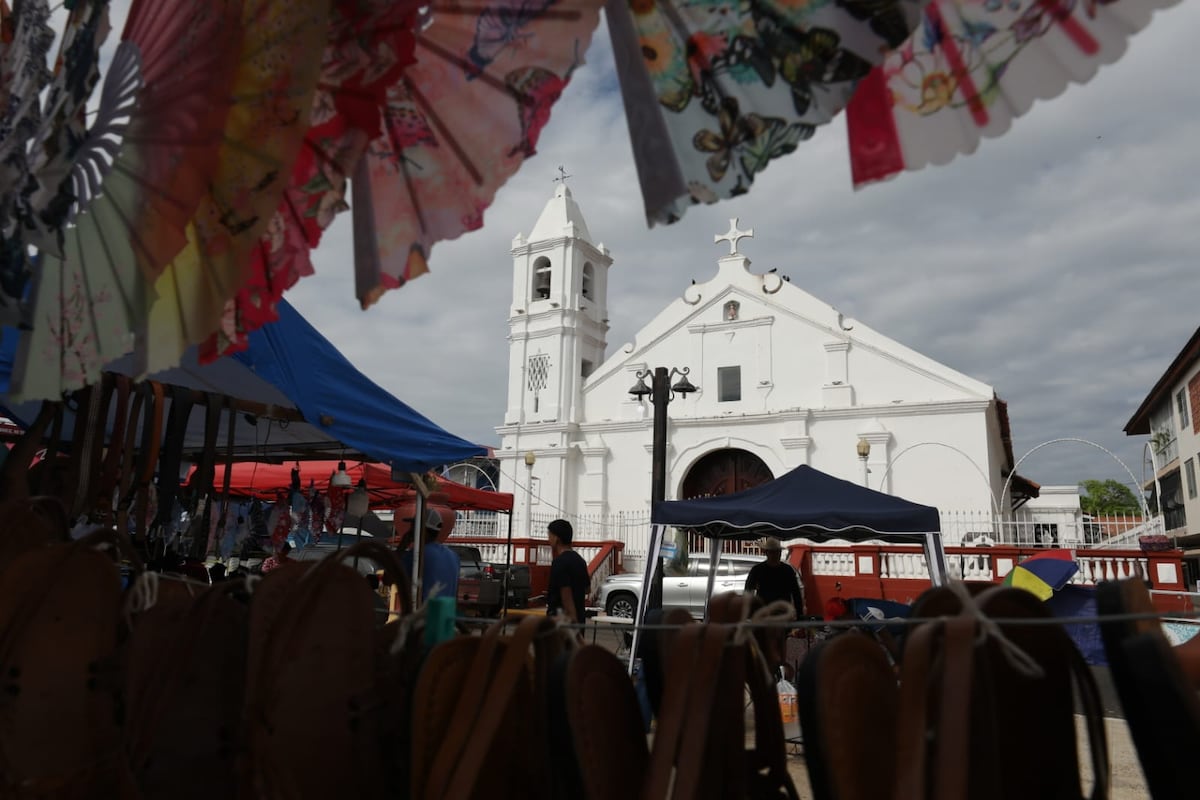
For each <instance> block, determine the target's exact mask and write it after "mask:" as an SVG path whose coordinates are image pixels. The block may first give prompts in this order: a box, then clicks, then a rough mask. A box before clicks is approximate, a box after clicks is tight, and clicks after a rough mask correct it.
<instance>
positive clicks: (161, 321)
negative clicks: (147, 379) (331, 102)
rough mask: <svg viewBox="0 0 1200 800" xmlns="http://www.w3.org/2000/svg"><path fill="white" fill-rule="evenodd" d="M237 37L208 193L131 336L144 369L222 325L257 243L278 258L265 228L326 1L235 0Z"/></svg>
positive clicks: (310, 80) (303, 126)
mask: <svg viewBox="0 0 1200 800" xmlns="http://www.w3.org/2000/svg"><path fill="white" fill-rule="evenodd" d="M243 2H244V5H245V7H244V11H243V15H242V19H243V23H242V28H243V30H244V32H245V33H244V41H243V44H242V48H241V53H240V56H239V57H238V63H237V67H236V72H235V74H234V79H233V89H232V96H233V97H235V98H236V102H235V103H234V106H233V108H232V109H231V111H230V114H229V118H228V122H227V125H226V128H225V134H224V136H225V144H224V145H223V146H222V148H221V151H220V153H219V155H218V159H217V166H216V170H215V177H214V178H213V179H212V185H211V189H210V191H209V192H208V193H207V194H206V195H205V196H204V197H203V198H202V199H201V203H200V207H199V209H198V210H197V211H196V215H195V217H194V218H193V221H192V224H191V225H189V227H188V231H187V233H188V240H189V241H188V245H187V247H186V248H185V249H184V250H183V252H182V253H180V254H179V255H178V256H177V257H176V258H175V260H174V261H173V262H172V264H171V265H170V267H169V268H168V269H167V270H166V271H165V272H164V273H163V274H162V275H161V276H160V277H159V278H158V280H157V281H156V283H155V285H154V290H155V295H156V298H157V299H155V300H154V301H153V303H152V305H151V308H150V318H149V321H148V323H147V324H146V325H145V326H143V327H142V329H141V331H140V336H139V342H138V344H139V351H140V352H141V351H144V353H145V360H144V361H143V362H142V363H141V364H140V366H142V367H143V369H144V370H146V371H148V372H155V371H157V370H160V369H164V368H166V367H170V366H174V365H175V364H177V363H179V357H180V355H181V354H182V353H183V352H184V350H186V349H187V348H188V347H189V346H191V345H193V344H198V343H200V342H202V341H204V340H205V339H206V338H208V337H209V336H210V335H211V334H212V333H214V332H215V331H217V330H218V329H219V328H220V327H221V320H222V317H223V315H224V311H225V306H226V303H227V301H229V300H231V299H232V298H233V297H234V296H235V295H236V294H237V292H238V290H239V289H240V288H241V287H242V286H243V285H244V284H245V283H246V282H247V281H248V280H249V279H250V272H249V261H250V256H251V253H252V252H254V250H255V249H256V248H266V251H267V252H266V255H265V256H264V258H265V260H267V261H268V262H269V261H271V260H273V259H274V258H277V257H278V255H279V252H280V251H281V250H282V249H283V246H284V241H283V238H282V237H277V236H271V237H268V238H267V239H266V240H265V241H263V240H262V237H263V234H264V233H265V232H266V231H267V228H268V225H270V224H271V221H272V219H273V215H274V212H275V210H276V209H277V208H278V206H279V203H280V199H281V197H282V196H283V193H284V191H285V190H286V189H287V187H288V184H289V179H290V177H291V175H292V169H293V165H294V164H295V162H296V158H297V155H298V154H299V152H300V147H301V141H302V140H303V138H304V135H305V133H306V132H307V131H308V129H309V115H310V113H311V110H312V104H313V93H314V91H315V90H316V85H317V79H318V78H319V76H320V72H321V61H320V60H319V59H316V58H313V54H314V53H320V52H321V51H322V49H323V48H324V46H325V43H326V41H327V37H328V33H329V22H330V6H331V2H330V0H243Z"/></svg>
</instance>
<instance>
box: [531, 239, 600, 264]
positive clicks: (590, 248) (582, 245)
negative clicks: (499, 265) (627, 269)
mask: <svg viewBox="0 0 1200 800" xmlns="http://www.w3.org/2000/svg"><path fill="white" fill-rule="evenodd" d="M564 247H577V248H579V249H580V250H583V251H585V252H587V253H588V254H589V255H591V256H593V257H594V260H596V261H600V262H603V263H604V266H606V267H611V266H612V255H610V254H609V252H608V249H607V248H605V249H604V250H601V249H600V248H599V247H597V246H596V245H594V244H592V243H591V242H589V241H588V240H587V239H580V238H579V237H577V236H555V237H553V238H551V239H539V240H537V241H534V242H526V243H525V244H523V245H520V246H518V247H514V248H513V249H512V250H511V251H510V252H511V254H512V256H513V257H514V258H515V257H517V256H524V255H535V254H538V253H553V252H556V251H559V250H562V249H563V248H564Z"/></svg>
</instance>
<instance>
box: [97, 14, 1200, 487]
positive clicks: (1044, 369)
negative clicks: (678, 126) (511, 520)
mask: <svg viewBox="0 0 1200 800" xmlns="http://www.w3.org/2000/svg"><path fill="white" fill-rule="evenodd" d="M1126 2H1132V0H1126ZM125 5H126V4H125V3H121V2H117V3H115V4H114V8H115V9H116V10H117V12H118V16H122V15H121V14H120V13H119V12H120V11H122V10H123V8H122V6H125ZM114 22H115V23H116V27H117V29H118V30H119V24H120V22H119V20H114ZM1198 30H1200V2H1197V0H1185V2H1182V3H1181V4H1180V5H1178V6H1176V7H1174V8H1171V9H1168V10H1166V11H1162V12H1159V13H1158V14H1157V15H1156V17H1155V19H1154V20H1153V21H1152V23H1151V24H1150V26H1149V27H1148V28H1147V29H1146V30H1145V31H1143V32H1142V33H1141V34H1139V35H1137V36H1136V37H1134V38H1133V39H1132V41H1131V45H1130V48H1129V51H1128V52H1127V53H1126V55H1125V56H1124V57H1123V58H1122V59H1121V60H1119V61H1118V62H1117V63H1116V64H1114V65H1111V66H1109V67H1105V68H1103V69H1102V70H1101V71H1100V73H1099V74H1098V75H1097V76H1096V78H1095V79H1093V80H1092V81H1091V82H1090V83H1089V84H1087V85H1086V86H1073V87H1071V88H1070V89H1069V90H1068V91H1067V92H1066V93H1065V94H1063V95H1062V96H1060V97H1059V98H1057V99H1055V100H1053V101H1049V102H1045V103H1041V104H1038V105H1037V106H1035V107H1034V108H1033V109H1032V110H1031V111H1030V113H1028V114H1027V115H1026V116H1025V117H1023V118H1021V119H1019V120H1018V121H1017V123H1016V124H1015V125H1014V127H1013V129H1012V130H1011V131H1009V133H1008V134H1006V135H1005V136H1003V137H1001V138H999V139H996V140H991V141H986V142H984V143H983V145H982V146H981V147H980V149H979V150H978V152H976V153H975V154H973V155H971V156H967V157H963V158H959V159H958V160H957V161H955V162H954V163H952V164H950V165H948V166H944V167H936V168H931V169H927V170H925V171H923V172H918V173H907V174H904V175H902V176H900V177H899V178H898V179H897V180H894V181H891V182H889V183H886V184H882V185H876V186H872V187H869V188H867V189H864V190H862V191H859V192H854V191H853V190H852V189H851V186H850V171H849V160H848V156H847V149H846V144H845V142H846V131H845V125H844V121H843V120H842V119H841V118H839V119H838V120H836V121H835V122H834V123H833V124H831V125H829V126H826V127H825V128H823V129H822V130H821V131H820V132H819V133H818V134H817V136H816V137H815V138H814V139H813V140H811V141H809V142H807V143H805V144H802V145H801V147H800V148H799V150H797V152H796V153H794V154H792V155H790V156H788V157H786V158H784V159H783V160H780V161H776V162H773V163H772V165H771V166H770V167H769V168H768V170H767V171H766V172H765V173H764V174H763V175H762V176H760V177H759V179H758V180H757V182H756V183H755V184H754V187H753V190H752V191H751V192H750V194H749V195H747V196H744V197H741V198H738V199H736V200H733V201H727V202H723V203H720V204H718V205H716V206H709V207H696V208H693V209H692V210H691V211H689V212H688V214H687V216H686V217H685V218H684V219H683V220H682V221H681V222H679V223H677V224H675V225H672V226H670V227H667V228H656V229H654V230H649V229H647V227H646V224H645V222H644V217H643V212H642V205H641V197H640V193H639V190H638V186H637V177H636V174H635V171H634V166H633V161H632V156H631V154H630V149H629V139H628V133H627V129H626V126H625V120H624V115H623V110H622V106H621V102H620V99H619V96H618V94H617V89H616V79H615V73H614V69H613V64H612V55H611V52H610V49H609V44H608V36H607V33H606V31H605V30H604V29H603V28H602V29H601V30H600V31H598V32H597V35H596V37H595V39H594V41H593V45H592V48H591V50H590V51H589V52H588V54H587V58H588V63H587V65H586V66H585V67H583V68H582V69H580V70H579V71H577V72H576V73H575V77H574V79H573V81H572V83H571V85H570V86H569V87H568V89H567V91H566V93H565V95H564V97H563V99H562V100H561V101H560V102H559V103H558V104H557V105H556V106H555V108H554V112H553V118H552V119H551V121H550V124H549V125H548V126H547V128H546V129H545V131H544V132H543V134H542V138H541V141H540V144H539V150H540V152H539V154H538V155H537V156H536V157H535V158H533V159H532V160H530V161H528V162H526V164H525V166H524V167H523V169H522V170H521V172H520V173H519V174H518V175H517V176H516V177H515V178H513V179H512V180H511V181H510V182H509V183H508V185H506V186H505V187H504V188H503V189H502V190H501V191H500V193H499V195H498V196H497V198H496V201H495V204H494V205H493V206H492V208H491V209H489V210H488V212H487V214H486V217H485V225H484V228H483V229H482V230H480V231H477V232H475V233H472V234H469V235H467V236H464V237H463V238H461V239H460V240H458V241H455V242H450V243H443V244H441V245H439V246H438V247H436V248H435V250H434V252H433V255H432V259H431V265H432V269H433V272H432V274H430V275H427V276H425V277H423V278H421V279H419V280H417V281H414V282H413V283H411V284H409V285H408V286H406V287H404V288H403V289H401V290H399V291H396V292H391V293H389V294H387V295H385V296H384V298H383V299H382V300H381V301H380V302H379V303H378V304H377V305H376V306H375V307H373V308H371V309H370V310H369V311H366V312H363V311H361V310H360V309H359V308H358V305H357V303H356V301H355V299H354V295H353V275H352V261H353V254H352V249H351V243H350V225H349V215H343V217H342V218H341V220H340V221H339V222H338V223H337V224H336V225H335V227H334V228H333V229H331V231H330V232H329V233H328V234H327V236H326V238H325V241H324V242H323V244H322V246H321V249H320V251H319V252H318V253H317V257H316V262H317V270H318V274H317V275H316V276H315V277H312V278H308V279H306V280H304V281H302V282H301V284H300V285H299V286H298V287H296V288H295V289H294V290H293V291H292V292H291V293H290V294H289V299H290V300H291V301H292V302H293V303H294V304H295V305H296V306H297V307H299V308H300V309H301V310H302V311H303V312H304V313H305V314H306V315H307V316H308V318H309V319H310V320H312V322H313V323H314V324H315V325H316V326H317V327H318V328H319V329H320V330H321V331H322V332H323V333H324V334H325V335H326V336H327V337H329V339H331V340H332V341H333V342H334V344H336V345H337V346H338V347H339V348H340V349H342V351H343V352H345V353H346V354H347V356H348V357H349V358H350V359H351V360H352V361H354V363H355V364H356V365H357V366H358V367H359V368H360V369H362V370H363V371H364V372H366V373H367V374H368V375H370V376H371V377H373V378H374V379H375V380H376V381H377V382H378V383H380V384H381V385H383V386H384V387H386V388H388V389H389V390H391V391H392V392H394V393H395V394H396V395H397V396H399V397H400V398H402V399H404V400H405V401H406V402H408V403H409V404H410V405H412V406H413V407H415V408H416V409H418V410H419V411H421V412H423V413H424V414H426V415H427V416H429V417H430V418H432V419H433V420H435V421H436V422H438V423H440V424H441V425H443V426H444V427H446V428H448V429H450V430H452V431H454V432H456V433H458V434H459V435H461V436H464V437H467V438H469V439H472V440H474V441H477V442H480V443H482V444H488V445H494V444H496V443H497V441H498V440H497V437H496V435H495V433H494V431H493V427H494V426H495V425H497V424H498V423H499V422H500V420H501V416H502V414H503V411H504V405H505V392H506V385H507V383H506V382H507V376H506V357H507V343H506V341H505V336H506V334H507V309H508V305H509V300H510V297H509V295H510V278H511V269H512V265H511V264H512V262H511V258H510V256H509V247H510V243H511V240H512V237H513V235H514V234H516V233H517V232H525V233H527V232H528V231H529V230H530V228H532V226H533V223H534V221H535V220H536V218H537V216H538V214H539V212H540V210H541V209H542V207H543V206H544V204H545V202H546V201H547V200H548V199H549V197H550V196H551V194H552V192H553V188H554V184H553V183H552V179H553V178H554V177H555V175H556V168H557V166H558V165H559V164H563V165H565V166H566V168H567V170H568V171H569V173H570V174H571V175H572V176H573V177H572V178H571V180H570V186H571V189H572V191H573V193H574V195H575V198H576V199H577V200H578V201H579V203H580V205H581V206H582V209H583V212H584V215H585V217H586V219H587V222H588V226H589V227H590V229H591V232H592V234H593V236H594V237H595V238H596V239H598V240H600V241H602V242H604V244H606V245H607V246H608V247H609V248H610V249H611V251H612V253H613V255H614V259H615V262H614V266H613V269H612V271H611V273H610V284H609V310H610V317H611V325H612V330H611V332H610V335H609V348H610V353H611V352H616V351H617V349H618V348H619V347H620V346H621V344H622V343H624V342H626V341H630V340H631V339H632V338H633V335H634V333H635V332H636V331H637V330H638V329H639V328H640V327H641V326H642V325H643V324H644V323H645V322H646V321H647V320H649V319H650V318H651V317H652V316H653V315H654V314H655V313H656V312H657V311H658V310H659V309H661V308H662V307H663V306H665V305H666V304H667V303H669V302H671V300H673V299H674V298H675V297H677V296H678V295H679V293H680V292H681V291H682V290H683V289H684V287H686V286H687V285H688V284H689V283H690V281H691V279H692V278H696V279H698V280H704V279H707V278H708V277H710V276H711V275H712V273H713V272H714V270H715V261H716V258H717V257H718V255H719V252H720V250H719V248H717V247H714V245H713V243H712V237H713V234H714V233H722V232H724V231H725V230H726V228H727V227H728V220H729V217H732V216H737V217H739V218H740V219H741V225H742V227H743V228H746V227H751V226H752V227H753V228H754V230H755V233H756V236H755V238H754V239H753V240H751V241H749V242H746V241H743V243H742V247H741V249H742V250H743V252H745V253H747V254H748V255H749V256H750V257H751V258H752V259H753V261H754V268H755V270H756V271H758V270H761V271H765V270H767V269H769V268H772V267H774V268H778V269H779V270H780V272H782V273H784V274H787V275H789V276H790V277H791V279H792V282H793V283H795V284H796V285H798V286H801V287H803V288H804V289H806V290H807V291H809V292H811V293H812V294H814V295H816V296H817V297H819V298H821V299H823V300H825V301H826V302H828V303H830V304H832V305H834V306H836V307H837V308H839V309H840V310H841V311H843V312H844V313H845V314H846V315H847V316H849V317H853V318H857V319H860V320H862V321H863V322H865V323H866V324H868V325H870V326H872V327H874V328H875V329H876V330H879V331H880V332H882V333H884V334H886V335H888V336H890V337H892V338H894V339H896V340H898V341H900V342H902V343H904V344H905V345H908V346H909V347H912V348H914V349H916V350H918V351H920V352H922V353H924V354H926V355H928V356H930V357H932V358H934V359H937V360H939V361H941V362H944V363H945V364H947V365H949V366H951V367H953V368H955V369H958V370H960V371H962V372H965V373H967V374H968V375H971V376H973V377H975V378H978V379H980V380H983V381H986V382H987V383H989V384H991V385H992V386H994V387H995V388H996V390H997V392H998V393H999V394H1000V396H1001V397H1002V398H1004V399H1005V400H1007V401H1008V403H1009V412H1010V416H1011V419H1012V425H1013V434H1014V438H1015V442H1014V447H1015V451H1016V453H1017V455H1018V456H1020V455H1021V454H1022V453H1025V452H1026V451H1027V450H1029V449H1031V448H1033V447H1034V446H1036V445H1038V444H1039V443H1042V442H1045V441H1047V440H1050V439H1055V438H1061V437H1078V438H1082V439H1089V440H1092V441H1094V442H1097V443H1099V444H1101V445H1103V446H1105V447H1106V448H1108V449H1110V450H1112V451H1113V452H1114V453H1116V454H1117V456H1119V457H1120V458H1121V459H1122V460H1123V461H1124V462H1125V463H1127V464H1128V465H1129V467H1130V469H1131V470H1132V471H1133V473H1134V475H1135V476H1136V477H1138V478H1139V479H1140V477H1141V470H1142V445H1143V439H1142V438H1141V437H1139V438H1136V439H1131V438H1128V437H1126V436H1125V435H1124V434H1123V432H1122V430H1121V429H1122V426H1123V424H1124V423H1125V421H1126V420H1127V419H1128V418H1129V416H1130V415H1131V414H1132V412H1133V411H1134V410H1135V409H1136V407H1137V406H1138V404H1139V403H1140V401H1141V400H1142V398H1143V397H1144V396H1145V394H1146V392H1147V391H1148V390H1149V388H1150V387H1151V386H1152V385H1153V383H1154V382H1155V381H1156V380H1157V378H1158V377H1159V375H1160V374H1161V373H1162V371H1163V370H1164V369H1165V368H1166V366H1167V365H1168V364H1169V363H1170V361H1171V359H1172V358H1173V357H1174V356H1175V354H1176V353H1177V352H1178V351H1179V349H1180V348H1181V347H1182V346H1183V344H1184V342H1185V341H1186V340H1187V338H1188V337H1189V336H1190V334H1191V333H1192V332H1193V331H1194V330H1195V328H1196V326H1197V324H1200V314H1197V313H1196V311H1195V309H1196V306H1197V298H1198V297H1200V277H1198V276H1197V267H1200V156H1197V154H1196V151H1197V146H1198V145H1197V143H1200V90H1197V88H1196V85H1195V75H1196V74H1197V72H1198V71H1200V55H1198V54H1197V51H1196V49H1195V42H1194V39H1195V32H1196V31H1198ZM114 38H115V37H114ZM110 41H111V40H110ZM1021 472H1022V473H1023V474H1025V475H1028V476H1029V477H1031V478H1033V479H1034V480H1036V481H1039V482H1041V483H1044V484H1052V483H1073V482H1076V481H1078V480H1081V479H1084V478H1091V477H1098V478H1109V477H1112V478H1117V479H1119V480H1122V481H1127V480H1128V479H1127V477H1126V476H1125V474H1124V472H1123V470H1122V469H1121V468H1120V466H1119V465H1118V464H1117V463H1116V462H1115V461H1113V460H1112V459H1111V458H1109V457H1108V456H1107V455H1105V454H1104V453H1103V452H1101V451H1099V450H1096V449H1093V448H1091V447H1088V446H1085V445H1080V444H1060V445H1054V446H1050V447H1046V448H1043V449H1041V450H1039V451H1038V452H1037V453H1035V454H1034V455H1032V456H1031V457H1030V458H1029V459H1028V460H1027V461H1026V462H1025V463H1024V464H1023V465H1022V467H1021Z"/></svg>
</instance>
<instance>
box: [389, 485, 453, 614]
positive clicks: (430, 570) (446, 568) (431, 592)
mask: <svg viewBox="0 0 1200 800" xmlns="http://www.w3.org/2000/svg"><path fill="white" fill-rule="evenodd" d="M406 521H407V522H409V523H412V531H413V534H414V535H416V534H417V531H418V529H420V530H421V533H420V535H419V536H420V542H421V544H422V547H421V602H422V603H424V602H425V601H426V600H428V599H429V598H430V597H458V567H459V561H458V554H457V553H455V552H454V551H453V550H451V549H450V548H449V547H446V545H444V544H442V543H441V542H439V541H438V540H437V538H438V534H440V533H441V532H442V515H441V514H439V513H437V512H436V511H434V510H433V509H432V508H427V509H425V524H424V525H421V526H418V525H417V524H416V523H417V520H416V518H415V517H410V518H409V519H408V520H406ZM415 546H416V545H415V544H414V547H415ZM400 564H401V565H402V566H403V567H404V570H405V572H407V573H408V576H409V578H412V573H413V550H412V548H411V547H410V548H408V549H406V550H405V551H404V552H403V553H401V554H400Z"/></svg>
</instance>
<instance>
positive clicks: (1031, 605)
mask: <svg viewBox="0 0 1200 800" xmlns="http://www.w3.org/2000/svg"><path fill="white" fill-rule="evenodd" d="M953 591H954V590H950V591H948V590H945V589H939V590H933V591H932V592H930V593H929V596H928V597H925V598H922V599H921V600H918V602H917V603H916V604H915V605H914V607H913V616H915V617H926V616H933V615H934V614H935V611H937V612H946V611H949V610H950V609H952V608H953V606H954V605H955V603H954V600H955V596H954V594H953V593H952V592H953ZM957 599H958V607H957V609H956V612H957V613H956V614H955V616H952V617H949V618H947V619H946V620H945V621H943V622H933V623H928V624H925V625H922V626H919V627H918V628H916V629H915V630H913V631H912V632H911V633H910V634H909V636H908V641H907V642H906V644H905V647H904V655H903V661H902V665H901V676H900V687H901V688H900V709H899V721H900V722H899V729H898V733H897V736H896V740H895V741H896V747H897V754H896V764H897V780H896V791H895V793H894V797H895V798H896V800H925V799H926V798H930V797H932V798H935V800H950V798H958V797H971V798H981V799H982V800H993V799H994V800H1016V799H1017V798H1020V799H1021V800H1025V799H1026V798H1046V800H1050V798H1072V797H1073V798H1080V797H1082V796H1083V792H1082V789H1081V781H1080V774H1079V759H1078V751H1077V743H1076V733H1075V708H1074V703H1073V695H1074V691H1073V687H1074V690H1075V691H1078V694H1079V697H1080V700H1081V703H1082V711H1083V716H1084V719H1085V723H1086V728H1087V738H1088V751H1089V754H1090V757H1091V761H1092V775H1093V781H1094V782H1093V786H1092V791H1091V792H1090V795H1089V796H1090V797H1092V798H1097V799H1098V798H1104V797H1107V796H1108V786H1109V762H1108V745H1107V741H1106V738H1105V733H1104V724H1103V716H1102V710H1101V707H1100V700H1099V692H1098V690H1097V689H1096V684H1095V681H1094V679H1093V677H1092V674H1091V672H1090V670H1089V669H1088V667H1087V665H1086V664H1085V663H1084V661H1083V657H1082V656H1081V655H1080V654H1079V651H1078V649H1077V648H1076V647H1075V645H1074V643H1073V642H1072V641H1071V639H1070V637H1069V636H1068V635H1067V634H1066V631H1065V630H1063V628H1062V626H1061V625H1053V624H1045V623H1042V624H1029V625H1022V624H1020V623H1011V624H1008V623H1006V624H1003V625H1000V624H997V623H995V622H993V621H992V620H996V619H1017V620H1019V619H1021V618H1028V619H1030V620H1034V621H1040V620H1046V619H1049V612H1048V611H1047V610H1046V608H1045V606H1044V605H1043V604H1042V603H1041V602H1040V601H1038V600H1037V599H1036V598H1035V597H1033V595H1031V594H1029V593H1028V592H1025V591H1022V590H1020V589H1011V588H1008V587H996V588H991V589H987V590H985V591H983V592H982V593H980V594H979V595H978V596H976V597H975V598H974V599H973V601H968V600H964V595H962V594H959V595H957ZM972 606H975V607H976V608H977V612H976V611H975V610H973V608H972Z"/></svg>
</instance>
